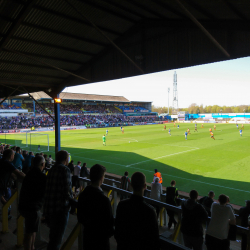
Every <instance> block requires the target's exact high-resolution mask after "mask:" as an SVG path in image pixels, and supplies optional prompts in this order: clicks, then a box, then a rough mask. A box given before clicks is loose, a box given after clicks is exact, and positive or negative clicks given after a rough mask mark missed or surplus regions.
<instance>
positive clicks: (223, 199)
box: [218, 194, 228, 205]
mask: <svg viewBox="0 0 250 250" xmlns="http://www.w3.org/2000/svg"><path fill="white" fill-rule="evenodd" d="M218 200H219V203H220V205H225V204H226V203H227V202H228V197H227V196H226V195H225V194H221V195H220V196H219V199H218Z"/></svg>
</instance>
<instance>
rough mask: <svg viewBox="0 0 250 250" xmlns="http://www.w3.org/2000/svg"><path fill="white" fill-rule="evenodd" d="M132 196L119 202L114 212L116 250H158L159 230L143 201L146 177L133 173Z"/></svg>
mask: <svg viewBox="0 0 250 250" xmlns="http://www.w3.org/2000/svg"><path fill="white" fill-rule="evenodd" d="M131 186H132V188H133V194H132V195H131V197H130V198H129V199H126V200H123V201H120V203H119V204H118V206H117V210H116V220H115V239H116V241H117V250H138V249H143V250H152V249H154V250H159V249H160V247H159V229H158V222H157V218H156V213H155V210H154V208H153V207H152V206H151V205H149V204H147V203H146V202H145V201H144V200H143V194H144V190H145V189H146V177H145V175H144V174H143V173H141V172H135V173H134V174H133V175H132V177H131Z"/></svg>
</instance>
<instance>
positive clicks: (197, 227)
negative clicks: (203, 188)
mask: <svg viewBox="0 0 250 250" xmlns="http://www.w3.org/2000/svg"><path fill="white" fill-rule="evenodd" d="M197 198H198V192H197V191H196V190H191V191H190V193H189V199H187V200H185V201H183V202H182V204H181V208H182V219H181V232H182V233H183V239H184V244H185V246H186V247H188V248H190V249H194V250H202V246H203V226H202V223H203V221H206V220H207V219H208V215H207V212H206V210H205V209H204V207H203V206H202V205H201V204H199V203H197V202H196V201H197Z"/></svg>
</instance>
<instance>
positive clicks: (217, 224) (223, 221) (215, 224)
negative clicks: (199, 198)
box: [206, 194, 236, 250]
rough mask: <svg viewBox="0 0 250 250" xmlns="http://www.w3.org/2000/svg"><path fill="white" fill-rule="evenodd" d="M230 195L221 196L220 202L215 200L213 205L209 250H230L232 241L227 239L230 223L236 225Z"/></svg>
mask: <svg viewBox="0 0 250 250" xmlns="http://www.w3.org/2000/svg"><path fill="white" fill-rule="evenodd" d="M227 202H228V197H227V196H226V195H224V194H221V195H220V196H219V203H216V202H214V203H213V205H212V207H211V220H210V223H209V225H208V228H207V234H206V245H207V249H208V250H217V249H218V250H228V249H229V246H230V241H229V240H228V239H227V237H228V230H229V224H232V225H236V219H235V216H234V213H233V211H232V209H231V207H230V206H227Z"/></svg>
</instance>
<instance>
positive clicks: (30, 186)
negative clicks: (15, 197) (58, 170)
mask: <svg viewBox="0 0 250 250" xmlns="http://www.w3.org/2000/svg"><path fill="white" fill-rule="evenodd" d="M44 168H45V159H44V157H43V156H41V155H39V156H36V157H35V158H34V161H33V167H32V168H31V170H30V171H29V172H28V173H27V175H26V176H25V178H24V180H23V184H22V188H21V192H20V199H19V206H18V209H19V212H20V214H21V215H22V216H23V217H24V218H25V236H24V240H23V245H24V249H25V250H33V249H35V247H34V243H35V237H36V232H37V231H38V227H39V222H40V217H41V214H40V210H41V208H42V206H43V203H44V193H45V186H46V175H45V174H43V173H42V171H43V169H44Z"/></svg>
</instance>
